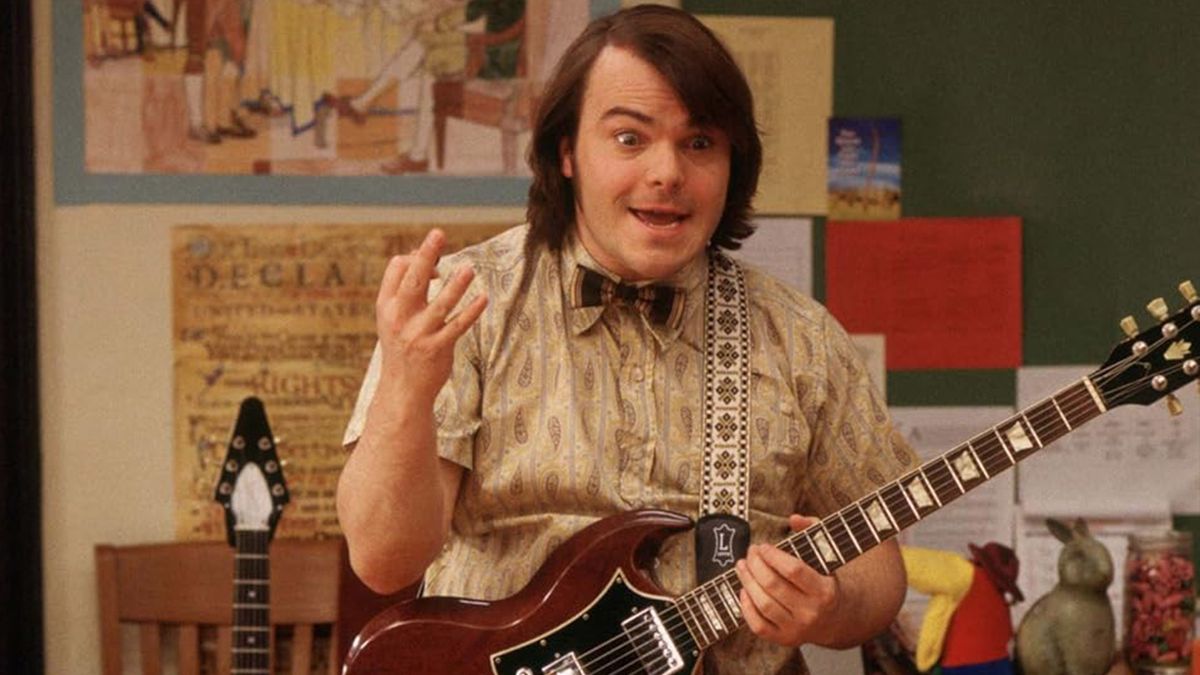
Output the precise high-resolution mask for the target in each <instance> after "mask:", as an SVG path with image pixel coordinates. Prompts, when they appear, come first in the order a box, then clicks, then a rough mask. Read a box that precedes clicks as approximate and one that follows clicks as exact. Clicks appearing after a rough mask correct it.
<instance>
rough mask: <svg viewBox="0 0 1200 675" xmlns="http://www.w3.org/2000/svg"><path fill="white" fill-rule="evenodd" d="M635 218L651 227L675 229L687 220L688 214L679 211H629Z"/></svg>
mask: <svg viewBox="0 0 1200 675" xmlns="http://www.w3.org/2000/svg"><path fill="white" fill-rule="evenodd" d="M629 212H630V213H632V214H633V215H634V217H635V218H637V219H638V220H640V221H642V222H643V223H645V224H647V225H649V226H650V227H662V228H667V227H673V226H675V225H678V224H679V223H681V222H683V220H684V219H685V218H687V214H686V213H680V212H678V211H656V210H652V209H629Z"/></svg>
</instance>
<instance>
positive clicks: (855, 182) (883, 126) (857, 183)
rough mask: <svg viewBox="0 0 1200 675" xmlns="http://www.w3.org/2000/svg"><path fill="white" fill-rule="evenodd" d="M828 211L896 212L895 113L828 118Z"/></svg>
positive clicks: (882, 215)
mask: <svg viewBox="0 0 1200 675" xmlns="http://www.w3.org/2000/svg"><path fill="white" fill-rule="evenodd" d="M828 217H829V219H830V220H891V219H896V218H899V217H900V120H899V118H895V117H881V118H851V117H831V118H830V119H829V215H828Z"/></svg>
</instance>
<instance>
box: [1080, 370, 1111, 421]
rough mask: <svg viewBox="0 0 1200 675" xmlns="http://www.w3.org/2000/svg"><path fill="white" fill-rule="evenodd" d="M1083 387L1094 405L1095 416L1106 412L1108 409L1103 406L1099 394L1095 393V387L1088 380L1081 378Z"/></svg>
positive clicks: (1102, 400)
mask: <svg viewBox="0 0 1200 675" xmlns="http://www.w3.org/2000/svg"><path fill="white" fill-rule="evenodd" d="M1083 386H1084V388H1085V389H1087V393H1089V394H1091V396H1092V401H1093V402H1094V403H1095V404H1096V414H1097V415H1098V414H1100V413H1102V412H1107V411H1108V408H1107V407H1106V406H1105V405H1104V399H1103V398H1101V396H1100V392H1098V391H1096V386H1095V385H1094V384H1092V381H1091V380H1089V379H1088V378H1086V377H1085V378H1083Z"/></svg>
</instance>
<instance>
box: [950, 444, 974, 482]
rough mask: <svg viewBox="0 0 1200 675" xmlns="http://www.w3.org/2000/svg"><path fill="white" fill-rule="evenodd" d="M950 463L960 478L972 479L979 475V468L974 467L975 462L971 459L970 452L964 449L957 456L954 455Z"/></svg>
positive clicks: (964, 479)
mask: <svg viewBox="0 0 1200 675" xmlns="http://www.w3.org/2000/svg"><path fill="white" fill-rule="evenodd" d="M950 463H951V465H953V466H954V470H955V471H957V472H958V477H959V479H960V480H963V481H972V480H976V479H978V478H979V477H980V476H979V469H976V468H975V462H974V461H972V460H971V453H970V452H968V451H966V450H964V451H962V452H961V453H959V455H958V457H955V458H954V459H953V460H951V462H950Z"/></svg>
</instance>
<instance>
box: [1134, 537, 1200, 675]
mask: <svg viewBox="0 0 1200 675" xmlns="http://www.w3.org/2000/svg"><path fill="white" fill-rule="evenodd" d="M1191 550H1192V537H1191V534H1190V533H1188V532H1176V531H1168V532H1164V533H1158V534H1134V535H1131V536H1130V537H1129V553H1128V556H1127V558H1126V562H1125V654H1126V657H1127V658H1128V660H1129V664H1130V665H1131V666H1133V668H1134V669H1135V670H1143V669H1144V670H1148V671H1158V670H1162V669H1164V668H1170V667H1181V670H1182V671H1183V672H1187V665H1188V663H1189V661H1190V660H1191V644H1192V638H1193V626H1194V623H1193V622H1194V621H1195V609H1196V585H1195V583H1196V581H1195V580H1196V567H1195V564H1194V562H1193V561H1192V558H1191Z"/></svg>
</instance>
